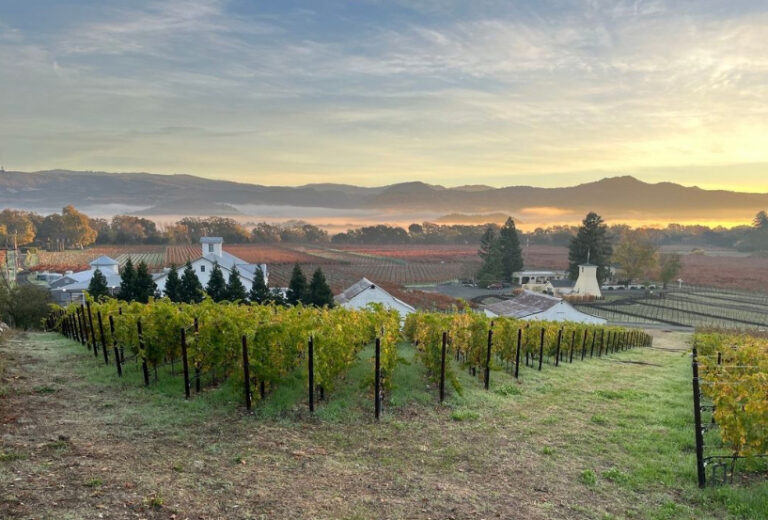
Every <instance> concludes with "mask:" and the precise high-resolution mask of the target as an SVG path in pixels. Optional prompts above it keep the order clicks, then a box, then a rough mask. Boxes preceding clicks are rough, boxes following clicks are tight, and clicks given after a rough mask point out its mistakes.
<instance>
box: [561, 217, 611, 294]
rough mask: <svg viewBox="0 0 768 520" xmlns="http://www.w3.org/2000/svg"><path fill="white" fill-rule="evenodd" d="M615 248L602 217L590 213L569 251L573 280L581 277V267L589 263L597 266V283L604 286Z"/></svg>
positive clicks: (570, 273) (573, 239) (569, 268)
mask: <svg viewBox="0 0 768 520" xmlns="http://www.w3.org/2000/svg"><path fill="white" fill-rule="evenodd" d="M611 255H613V247H611V243H610V241H609V240H608V226H606V225H605V222H603V219H602V217H601V216H600V215H598V214H597V213H594V212H590V213H588V214H587V216H586V217H585V218H584V220H583V221H582V223H581V227H579V230H578V232H577V233H576V236H575V237H573V238H572V239H571V244H570V247H569V251H568V262H569V266H568V272H569V275H570V277H571V279H573V280H575V279H577V278H578V277H579V265H580V264H586V263H587V262H589V263H591V264H594V265H596V266H597V281H598V283H600V284H602V283H603V281H604V280H606V279H607V278H608V277H609V276H610V267H609V261H610V258H611Z"/></svg>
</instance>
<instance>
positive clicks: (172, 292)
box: [165, 264, 184, 302]
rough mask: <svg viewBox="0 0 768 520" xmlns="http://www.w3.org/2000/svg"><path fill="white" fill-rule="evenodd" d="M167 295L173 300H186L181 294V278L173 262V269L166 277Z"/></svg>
mask: <svg viewBox="0 0 768 520" xmlns="http://www.w3.org/2000/svg"><path fill="white" fill-rule="evenodd" d="M165 295H166V296H167V297H168V299H169V300H171V301H172V302H181V301H184V300H183V299H182V296H181V278H179V271H178V269H176V265H174V264H171V270H170V271H168V277H167V278H166V279H165Z"/></svg>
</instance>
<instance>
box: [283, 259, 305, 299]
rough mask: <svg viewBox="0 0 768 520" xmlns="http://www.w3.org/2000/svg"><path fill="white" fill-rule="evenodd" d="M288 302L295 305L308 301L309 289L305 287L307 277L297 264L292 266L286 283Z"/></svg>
mask: <svg viewBox="0 0 768 520" xmlns="http://www.w3.org/2000/svg"><path fill="white" fill-rule="evenodd" d="M286 300H288V304H290V305H297V304H299V303H304V304H306V303H308V300H309V290H308V288H307V277H306V276H304V273H303V272H302V271H301V267H299V264H298V263H297V264H296V265H294V266H293V272H292V273H291V281H290V282H289V283H288V293H287V294H286Z"/></svg>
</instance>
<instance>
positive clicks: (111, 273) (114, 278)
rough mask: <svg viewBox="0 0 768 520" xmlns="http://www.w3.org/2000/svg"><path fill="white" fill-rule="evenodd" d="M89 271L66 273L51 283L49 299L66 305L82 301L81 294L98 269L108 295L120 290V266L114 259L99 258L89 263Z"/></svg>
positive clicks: (86, 288)
mask: <svg viewBox="0 0 768 520" xmlns="http://www.w3.org/2000/svg"><path fill="white" fill-rule="evenodd" d="M89 265H90V267H91V268H90V269H87V270H85V271H78V272H76V273H66V274H65V275H64V276H62V277H61V278H58V279H57V280H55V281H53V282H51V283H50V284H49V287H50V289H51V299H52V300H53V301H54V302H56V303H58V304H62V305H64V304H67V303H70V302H73V301H83V293H84V292H85V291H87V290H88V286H89V285H90V283H91V278H93V273H95V272H96V270H97V269H98V270H99V271H101V274H103V275H104V277H105V278H106V279H107V287H108V288H109V292H110V294H113V295H114V294H115V291H116V290H117V289H119V288H120V282H121V281H122V279H121V278H120V264H119V263H118V262H117V260H115V259H114V258H110V257H108V256H100V257H98V258H97V259H95V260H93V261H91V262H90V264H89Z"/></svg>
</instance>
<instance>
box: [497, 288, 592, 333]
mask: <svg viewBox="0 0 768 520" xmlns="http://www.w3.org/2000/svg"><path fill="white" fill-rule="evenodd" d="M483 312H485V315H486V316H488V317H490V318H497V317H500V316H503V317H508V318H515V319H518V320H526V321H528V320H542V321H570V322H575V323H590V324H594V325H602V324H605V323H606V320H605V319H604V318H599V317H597V316H592V315H591V314H587V313H585V312H581V311H579V310H577V309H575V308H574V307H573V306H572V305H571V304H570V303H568V302H567V301H565V300H563V299H561V298H555V297H554V296H548V295H546V294H540V293H535V292H532V291H524V292H523V293H522V294H520V295H519V296H516V297H515V298H512V299H511V300H504V301H501V302H498V303H493V304H491V305H486V306H485V308H484V309H483Z"/></svg>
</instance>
